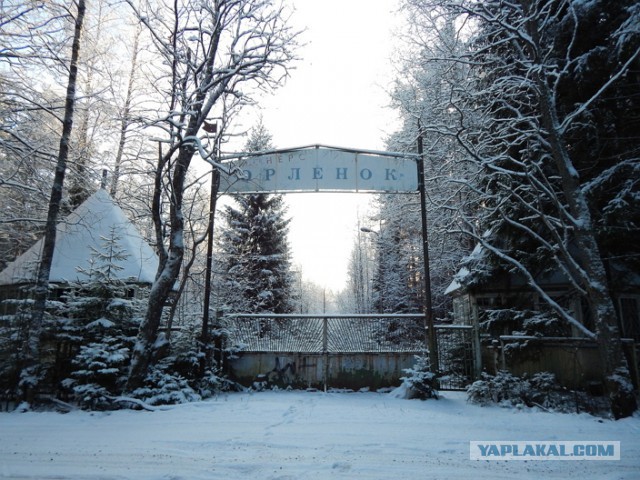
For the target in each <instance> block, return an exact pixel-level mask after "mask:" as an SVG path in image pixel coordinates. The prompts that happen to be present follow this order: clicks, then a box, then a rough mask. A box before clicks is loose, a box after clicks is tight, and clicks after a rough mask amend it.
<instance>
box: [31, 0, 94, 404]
mask: <svg viewBox="0 0 640 480" xmlns="http://www.w3.org/2000/svg"><path fill="white" fill-rule="evenodd" d="M85 10H86V5H85V0H78V11H77V14H76V20H75V30H74V35H73V46H72V50H71V63H70V65H69V79H68V84H67V94H66V100H65V110H64V121H63V125H62V135H61V137H60V148H59V150H58V159H57V163H56V170H55V175H54V180H53V186H52V187H51V196H50V197H49V210H48V213H47V222H46V224H45V232H44V242H43V246H42V253H41V258H40V265H39V268H38V275H37V277H36V284H35V288H34V300H35V301H34V306H33V313H32V316H31V325H30V328H29V329H28V334H27V335H26V338H25V340H24V345H23V355H24V357H25V358H24V366H23V368H22V371H21V385H23V388H24V392H25V397H26V399H27V401H32V400H33V395H34V393H35V388H36V386H37V383H38V369H39V365H40V334H41V331H42V323H43V319H44V314H45V309H46V304H47V297H48V293H49V276H50V273H51V263H52V261H53V252H54V249H55V244H56V226H57V223H58V214H59V212H60V204H61V202H62V189H63V185H64V177H65V174H66V171H67V159H68V157H69V143H70V138H71V130H72V129H73V111H74V106H75V100H76V82H77V77H78V58H79V56H80V37H81V35H82V25H83V22H84V15H85Z"/></svg>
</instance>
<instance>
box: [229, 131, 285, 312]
mask: <svg viewBox="0 0 640 480" xmlns="http://www.w3.org/2000/svg"><path fill="white" fill-rule="evenodd" d="M272 148H273V147H272V145H271V135H270V134H269V133H268V132H267V130H266V129H265V127H264V125H262V122H260V123H259V124H258V126H256V127H255V128H253V129H252V131H251V134H250V137H249V139H248V141H247V144H246V149H247V151H250V152H257V151H265V150H268V149H272ZM234 200H235V203H236V206H235V207H234V206H228V207H227V208H226V209H225V210H224V212H223V218H224V220H225V223H226V226H225V228H224V229H223V232H222V235H221V239H220V248H221V250H222V254H223V255H222V264H223V272H224V273H223V275H224V276H225V280H224V281H223V288H222V296H223V298H222V301H223V302H224V304H225V305H226V308H227V309H228V310H230V311H232V312H243V313H256V312H270V313H291V312H292V311H293V308H294V307H293V277H292V273H291V268H290V255H289V244H288V240H287V234H288V229H289V219H287V218H286V217H285V215H286V207H285V204H284V199H283V197H282V195H273V194H267V193H258V194H252V195H237V196H235V197H234Z"/></svg>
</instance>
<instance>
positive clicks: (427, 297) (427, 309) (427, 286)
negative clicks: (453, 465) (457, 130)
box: [416, 120, 440, 374]
mask: <svg viewBox="0 0 640 480" xmlns="http://www.w3.org/2000/svg"><path fill="white" fill-rule="evenodd" d="M416 164H417V165H418V191H419V192H420V219H421V223H422V251H423V266H424V317H425V327H426V330H427V342H428V345H429V365H430V369H431V372H432V373H435V374H437V373H438V371H439V370H440V362H439V360H438V340H437V337H436V330H435V328H434V326H433V306H432V304H431V273H430V271H429V236H428V229H427V193H426V188H425V184H424V150H423V145H422V127H421V125H420V121H419V120H418V159H417V161H416Z"/></svg>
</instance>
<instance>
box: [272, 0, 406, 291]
mask: <svg viewBox="0 0 640 480" xmlns="http://www.w3.org/2000/svg"><path fill="white" fill-rule="evenodd" d="M397 3H398V2H397V1H396V0H324V1H322V2H319V1H309V0H298V1H295V0H289V4H292V5H293V6H294V7H295V9H296V12H295V13H294V16H293V18H294V20H295V24H296V25H297V26H298V27H299V28H306V32H305V33H304V34H303V36H302V38H301V41H302V43H305V44H306V45H305V46H304V47H303V48H301V50H300V51H299V56H300V57H301V58H302V59H301V61H300V62H298V63H297V65H296V69H295V70H292V72H291V78H289V79H288V81H287V83H286V85H285V86H284V87H283V88H281V89H280V90H279V91H278V92H277V93H276V94H275V95H273V96H270V97H267V98H264V99H263V101H262V102H261V106H262V111H261V114H262V117H263V122H264V124H265V126H266V127H267V129H268V130H269V131H270V132H271V134H272V135H273V142H274V144H275V146H276V147H277V148H288V147H298V146H303V145H315V144H321V145H330V146H340V147H350V148H360V149H365V150H383V149H384V140H385V138H386V137H387V136H388V135H389V134H391V133H392V132H393V131H394V130H395V129H396V128H397V123H396V115H395V113H394V112H393V110H391V109H389V108H387V105H388V103H389V98H388V95H387V93H386V91H388V87H389V83H390V81H391V80H392V79H393V67H392V62H391V59H392V56H393V36H392V32H393V29H394V28H396V27H395V26H396V25H397V24H398V19H397V18H398V17H397V16H396V15H395V11H396V9H397ZM286 199H287V203H288V204H289V215H290V216H291V217H292V224H291V232H290V241H291V245H292V250H293V255H294V263H295V264H300V265H301V268H302V271H303V276H304V277H305V278H307V279H308V280H311V281H314V282H315V283H317V284H319V285H321V286H325V287H327V288H329V289H335V290H339V289H341V288H343V287H344V285H345V282H346V275H347V261H348V257H349V253H350V251H351V248H352V246H353V242H354V238H355V233H356V231H357V228H358V215H360V216H364V215H366V211H367V206H368V204H369V202H370V200H371V195H367V194H335V193H298V194H290V195H287V196H286Z"/></svg>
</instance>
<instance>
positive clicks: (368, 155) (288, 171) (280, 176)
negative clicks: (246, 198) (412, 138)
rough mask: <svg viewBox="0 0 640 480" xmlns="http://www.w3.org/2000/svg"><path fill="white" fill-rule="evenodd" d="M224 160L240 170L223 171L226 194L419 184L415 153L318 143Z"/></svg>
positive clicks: (394, 188)
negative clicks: (328, 145) (348, 147)
mask: <svg viewBox="0 0 640 480" xmlns="http://www.w3.org/2000/svg"><path fill="white" fill-rule="evenodd" d="M221 160H222V163H223V164H225V165H227V166H228V169H227V171H235V172H237V173H236V174H235V175H225V174H223V175H221V178H220V190H221V191H223V192H227V193H268V192H279V193H282V192H302V191H312V192H323V191H324V192H338V191H350V192H389V193H405V192H415V191H417V189H418V174H417V169H416V158H415V156H412V155H410V154H409V155H407V154H402V153H390V152H376V151H365V150H351V149H345V148H337V147H325V146H321V145H314V146H309V147H300V148H294V149H288V150H276V151H272V152H260V153H255V154H252V153H247V154H238V155H235V156H227V157H226V158H222V159H221ZM239 172H242V174H241V175H240V174H239Z"/></svg>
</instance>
